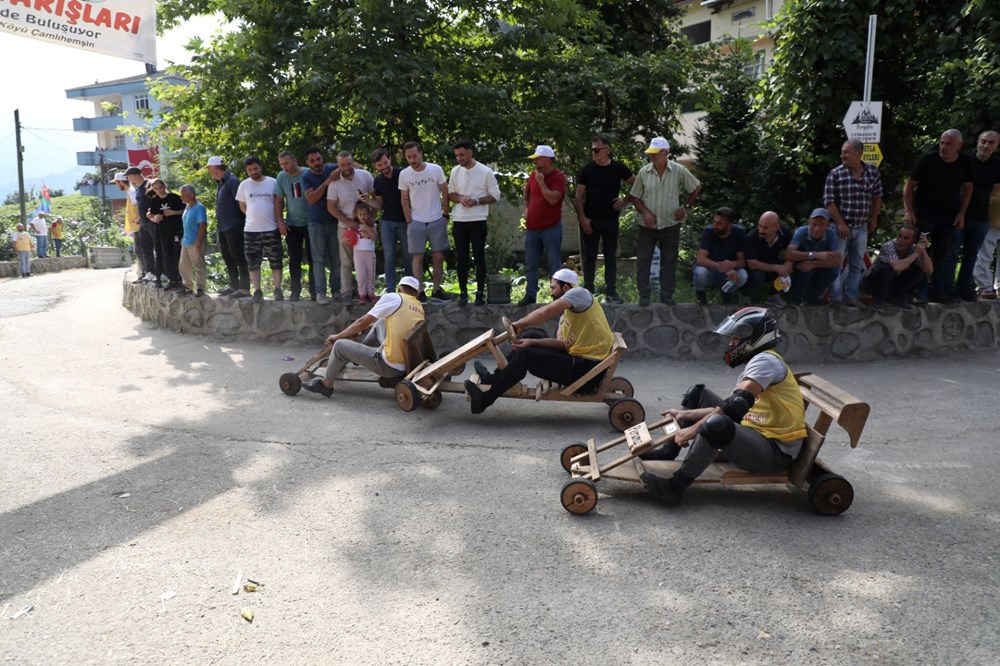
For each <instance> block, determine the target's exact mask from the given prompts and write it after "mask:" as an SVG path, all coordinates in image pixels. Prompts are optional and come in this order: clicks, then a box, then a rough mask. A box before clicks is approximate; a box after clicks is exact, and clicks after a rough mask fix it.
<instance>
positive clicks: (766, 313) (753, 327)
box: [714, 307, 781, 368]
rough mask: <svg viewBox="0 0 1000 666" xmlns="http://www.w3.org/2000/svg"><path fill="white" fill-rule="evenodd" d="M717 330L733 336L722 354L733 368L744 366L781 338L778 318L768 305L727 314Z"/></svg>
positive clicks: (721, 333)
mask: <svg viewBox="0 0 1000 666" xmlns="http://www.w3.org/2000/svg"><path fill="white" fill-rule="evenodd" d="M714 332H715V333H718V334H719V335H723V336H725V337H726V338H729V339H730V344H729V345H728V346H727V347H726V351H725V352H723V354H722V357H723V358H724V359H725V360H726V364H727V365H729V367H731V368H735V367H736V366H739V365H743V364H744V363H746V362H747V361H749V360H750V358H751V357H753V356H754V355H756V354H759V353H760V352H762V351H764V350H765V349H771V348H772V347H776V346H777V345H778V341H779V340H781V334H780V333H778V320H777V319H775V318H774V315H772V314H771V312H770V310H768V309H767V308H755V307H751V308H743V309H742V310H740V311H738V312H735V313H733V314H731V315H729V316H728V317H726V319H725V320H724V321H723V322H722V323H721V324H719V325H718V326H717V327H716V329H715V331H714ZM734 338H735V339H734Z"/></svg>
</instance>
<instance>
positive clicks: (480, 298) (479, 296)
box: [476, 293, 486, 305]
mask: <svg viewBox="0 0 1000 666" xmlns="http://www.w3.org/2000/svg"><path fill="white" fill-rule="evenodd" d="M476 305H486V297H485V296H483V295H482V294H481V293H476Z"/></svg>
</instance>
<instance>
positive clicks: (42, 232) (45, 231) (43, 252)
mask: <svg viewBox="0 0 1000 666" xmlns="http://www.w3.org/2000/svg"><path fill="white" fill-rule="evenodd" d="M28 226H29V227H30V228H31V235H32V236H34V237H35V252H37V254H38V258H39V259H45V258H47V257H48V256H49V255H48V252H47V250H48V243H49V225H48V224H46V222H45V213H42V212H41V211H39V213H38V214H37V215H35V217H33V218H31V222H28Z"/></svg>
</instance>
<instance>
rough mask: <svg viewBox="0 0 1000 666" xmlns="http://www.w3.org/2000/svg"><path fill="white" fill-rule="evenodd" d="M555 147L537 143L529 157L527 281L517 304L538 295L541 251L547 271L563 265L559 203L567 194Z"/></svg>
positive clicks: (551, 271) (553, 270)
mask: <svg viewBox="0 0 1000 666" xmlns="http://www.w3.org/2000/svg"><path fill="white" fill-rule="evenodd" d="M555 157H556V154H555V151H553V150H552V148H551V147H550V146H544V145H543V146H536V147H535V152H533V153H532V154H531V155H528V158H529V159H531V160H533V161H534V163H535V170H534V172H532V173H531V175H529V176H528V182H526V183H525V184H524V219H525V227H526V231H525V234H524V269H525V277H526V278H527V281H526V283H525V288H524V298H522V299H521V300H520V301H518V305H530V304H532V303H534V302H535V299H536V298H537V296H538V265H539V263H540V261H541V258H542V252H544V253H545V256H546V258H547V260H548V265H549V275H552V274H553V273H555V272H556V271H557V270H559V268H560V267H562V234H563V227H562V204H563V199H564V198H565V197H566V175H565V174H563V172H562V171H560V170H559V169H557V168H556V167H555V165H554V162H555Z"/></svg>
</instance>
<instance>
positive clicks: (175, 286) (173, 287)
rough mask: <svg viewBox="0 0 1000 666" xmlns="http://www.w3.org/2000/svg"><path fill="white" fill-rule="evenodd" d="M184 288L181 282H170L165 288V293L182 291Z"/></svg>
mask: <svg viewBox="0 0 1000 666" xmlns="http://www.w3.org/2000/svg"><path fill="white" fill-rule="evenodd" d="M183 288H184V285H182V284H181V283H180V282H168V283H167V286H166V287H164V288H163V291H180V290H181V289H183Z"/></svg>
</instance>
